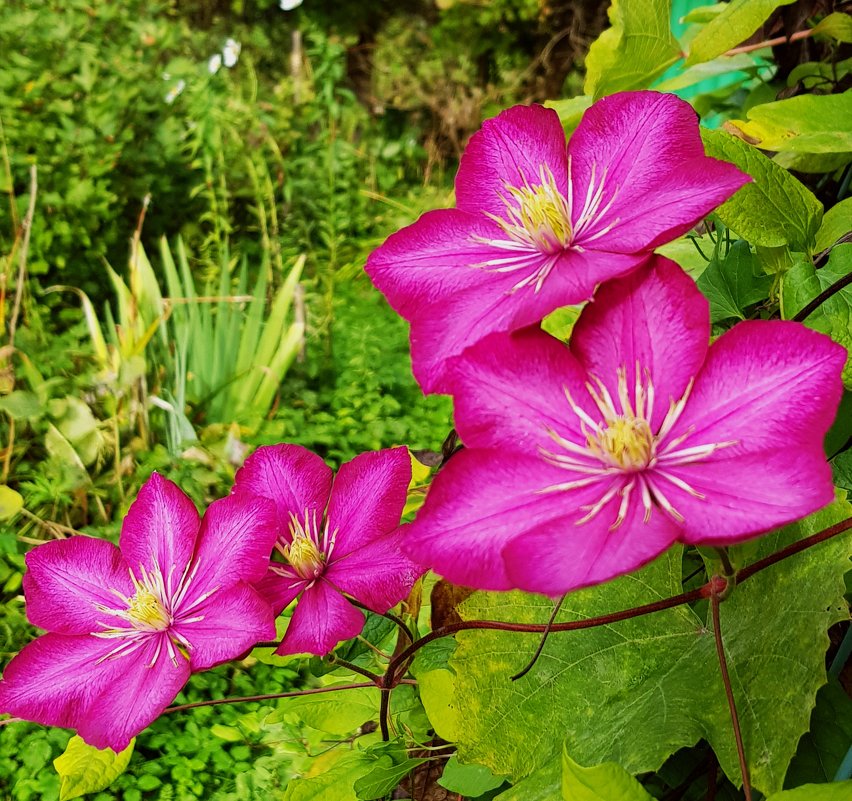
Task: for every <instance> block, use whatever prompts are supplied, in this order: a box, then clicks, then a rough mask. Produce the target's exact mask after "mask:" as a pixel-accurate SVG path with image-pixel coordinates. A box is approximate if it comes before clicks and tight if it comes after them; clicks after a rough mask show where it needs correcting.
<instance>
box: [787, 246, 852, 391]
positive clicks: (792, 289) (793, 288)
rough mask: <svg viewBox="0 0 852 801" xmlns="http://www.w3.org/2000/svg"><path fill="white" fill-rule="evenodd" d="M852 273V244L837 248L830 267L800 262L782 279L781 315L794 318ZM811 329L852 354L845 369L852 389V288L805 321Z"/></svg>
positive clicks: (814, 312)
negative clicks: (826, 335) (823, 292)
mask: <svg viewBox="0 0 852 801" xmlns="http://www.w3.org/2000/svg"><path fill="white" fill-rule="evenodd" d="M850 272H852V243H850V244H844V245H837V246H836V247H835V248H834V249H833V250H832V251H831V256H830V258H829V261H828V264H826V265H825V267H822V268H821V269H819V270H817V269H816V268H815V267H814V266H813V264H810V263H809V262H797V263H796V264H795V265H793V267H792V269H790V270H789V271H788V272H787V273H785V274H784V275H783V276H782V279H781V281H782V283H781V315H782V317H784V319H785V320H790V319H792V318H793V317H794V316H795V315H796V314H797V313H798V312H799V311H800V310H801V309H803V308H804V307H805V306H806V305H807V304H808V303H809V302H810V301H811V300H812V299H813V298H815V297H816V296H817V295H819V293H820V292H822V291H823V290H824V289H827V288H828V287H829V286H831V285H832V284H833V283H835V282H836V281H838V280H839V279H841V278H843V276H845V275H849V273H850ZM804 323H805V325H806V326H808V328H813V329H814V330H815V331H821V332H822V333H823V334H828V335H829V336H830V337H831V338H832V339H833V340H834V341H835V342H839V343H840V344H841V345H843V346H844V347H845V348H846V349H847V350H848V351H849V354H850V355H849V358H848V359H847V360H846V366H845V367H844V368H843V383H844V384H845V385H846V386H847V387H848V388H850V389H852V286H847V287H844V288H843V289H841V290H840V291H839V292H837V293H835V294H834V295H832V296H831V297H830V298H828V300H826V301H824V302H823V303H822V304H821V305H820V306H819V307H817V308H816V309H815V310H814V311H813V312H812V313H811V314H809V315H808V317H807V318H806V319H805V321H804Z"/></svg>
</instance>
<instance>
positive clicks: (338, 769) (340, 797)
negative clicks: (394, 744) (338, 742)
mask: <svg viewBox="0 0 852 801" xmlns="http://www.w3.org/2000/svg"><path fill="white" fill-rule="evenodd" d="M375 764H376V761H375V760H374V759H371V758H370V757H369V756H368V755H366V754H364V753H363V752H362V751H357V750H356V751H346V752H342V753H341V752H331V753H329V754H328V755H326V759H325V760H323V759H322V758H320V759H316V760H314V761H313V763H312V764H311V768H310V771H309V775H306V776H302V777H299V778H296V779H292V780H291V781H290V782H289V784H288V785H287V789H286V790H285V791H284V795H283V796H282V797H281V801H358V796H357V795H356V793H355V782H357V781H358V780H359V779H361V778H362V777H363V776H366V775H367V774H368V773H369V772H370V771H371V770H372V769H373V767H374V766H375Z"/></svg>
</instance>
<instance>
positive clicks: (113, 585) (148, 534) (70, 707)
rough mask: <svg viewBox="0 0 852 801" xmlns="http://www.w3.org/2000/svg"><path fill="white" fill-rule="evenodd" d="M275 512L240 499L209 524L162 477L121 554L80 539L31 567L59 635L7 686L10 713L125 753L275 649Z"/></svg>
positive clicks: (35, 559)
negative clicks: (255, 648)
mask: <svg viewBox="0 0 852 801" xmlns="http://www.w3.org/2000/svg"><path fill="white" fill-rule="evenodd" d="M273 514H274V510H273V508H272V505H271V504H269V503H268V502H267V501H264V500H260V499H256V498H246V497H239V496H231V497H229V498H224V499H222V500H219V501H216V502H215V503H213V504H212V505H211V506H210V507H209V508H208V509H207V512H206V513H205V515H204V518H203V520H199V517H198V512H197V511H196V510H195V506H194V505H193V504H192V501H190V500H189V498H187V497H186V495H184V494H183V493H182V492H181V491H180V489H178V487H177V486H175V485H174V484H173V483H172V482H171V481H168V480H166V479H164V478H162V477H161V476H159V475H157V474H156V473H154V474H153V475H152V476H151V478H150V479H149V480H148V481H147V482H146V483H145V485H144V486H143V487H142V489H140V490H139V496H138V497H137V498H136V500H135V501H134V503H133V505H132V506H131V507H130V510H129V511H128V513H127V517H126V518H125V519H124V524H123V526H122V529H121V539H120V548H116V546H115V545H113V544H112V543H110V542H106V541H104V540H98V539H94V538H91V537H83V536H75V537H71V538H70V539H67V540H61V541H57V542H48V543H45V544H44V545H40V546H38V547H37V548H34V549H33V550H32V551H30V552H29V553H28V554H27V568H28V569H27V573H26V575H25V576H24V594H25V596H26V601H27V617H28V618H29V620H30V622H31V623H32V624H33V625H35V626H38V627H39V628H43V629H46V630H47V632H48V633H47V634H44V635H43V636H41V637H39V638H37V639H36V640H34V641H33V642H31V643H30V644H29V645H27V646H26V647H25V648H24V649H23V650H22V651H21V652H20V653H19V654H18V655H17V656H16V657H15V658H14V659H13V660H12V661H11V662H10V663H9V665H8V667H7V668H6V672H5V674H4V675H3V680H2V681H0V711H2V712H7V713H9V714H11V715H17V716H18V717H21V718H24V719H25V720H32V721H36V722H38V723H43V724H46V725H49V726H66V727H69V728H75V729H77V731H78V733H79V734H80V736H81V737H82V738H83V739H84V740H85V741H86V742H87V743H89V744H90V745H93V746H95V747H97V748H107V747H109V748H112V749H113V750H115V751H121V750H122V749H124V748H126V747H127V745H128V743H129V742H130V740H131V738H132V737H134V736H136V735H137V734H138V733H139V732H140V731H142V729H144V728H145V727H146V726H147V725H148V724H150V723H151V722H152V721H153V720H155V719H156V718H157V716H158V715H159V714H160V713H161V712H162V711H163V710H164V709H165V708H166V706H167V705H168V704H169V703H170V702H171V701H172V700H173V699H174V697H175V696H176V695H177V694H178V693H179V692H180V689H181V688H182V687H183V685H184V684H185V683H186V680H187V679H188V678H189V675H190V673H193V672H195V671H199V670H206V669H207V668H210V667H212V666H213V665H217V664H219V663H220V662H225V661H227V660H229V659H234V658H235V657H237V656H239V655H240V654H242V653H243V652H244V651H246V650H248V649H249V648H251V647H252V645H254V644H255V643H256V642H258V640H261V639H269V638H272V637H274V636H275V624H274V620H273V616H272V610H271V609H270V607H269V604H267V603H266V601H264V600H263V598H261V596H260V595H259V594H258V593H257V592H256V591H255V590H254V589H253V588H252V587H251V586H250V585H249V584H248V583H247V582H250V581H256V580H258V579H260V578H261V577H262V576H263V575H264V573H265V572H266V569H267V566H268V564H269V553H270V551H271V550H272V545H273V542H274V540H275V532H274V523H273Z"/></svg>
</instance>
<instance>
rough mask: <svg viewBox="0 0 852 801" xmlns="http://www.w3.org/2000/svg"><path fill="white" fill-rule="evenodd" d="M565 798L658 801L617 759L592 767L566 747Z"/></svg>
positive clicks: (580, 800)
mask: <svg viewBox="0 0 852 801" xmlns="http://www.w3.org/2000/svg"><path fill="white" fill-rule="evenodd" d="M562 797H563V798H564V799H565V801H613V800H614V799H618V801H654V799H653V798H652V797H651V796H650V795H648V793H647V792H646V790H645V788H644V787H642V785H641V784H639V782H637V781H636V779H634V778H633V777H632V776H631V775H630V774H629V773H628V772H627V771H626V770H624V768H622V767H621V766H620V765H616V764H615V762H606V763H604V764H602V765H595V766H594V767H591V768H584V767H583V766H582V765H579V764H578V763H576V762H575V761H574V760H573V759H571V757H570V756H568V750H567V749H564V748H563V750H562Z"/></svg>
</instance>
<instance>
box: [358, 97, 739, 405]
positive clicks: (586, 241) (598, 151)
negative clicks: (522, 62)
mask: <svg viewBox="0 0 852 801" xmlns="http://www.w3.org/2000/svg"><path fill="white" fill-rule="evenodd" d="M749 180H751V179H750V178H749V177H748V176H747V175H745V174H744V173H742V172H740V171H739V170H738V169H737V168H736V167H734V166H733V165H731V164H727V163H725V162H721V161H716V160H715V159H712V158H708V157H707V156H705V155H704V148H703V146H702V143H701V137H700V135H699V132H698V120H697V118H696V115H695V112H694V111H693V110H692V108H691V107H690V106H689V105H688V104H687V103H685V102H683V101H682V100H679V99H678V98H677V97H675V96H674V95H665V94H659V93H657V92H624V93H621V94H616V95H612V96H610V97H606V98H603V99H602V100H599V101H598V102H597V103H595V104H594V105H593V106H592V107H591V108H590V109H589V110H588V111H587V112H586V114H585V116H584V117H583V120H582V122H581V123H580V125H579V127H578V128H577V130H576V132H575V133H574V135H573V136H572V137H571V141H570V142H569V143H568V147H567V150H566V147H565V135H564V132H563V130H562V126H561V125H560V122H559V117H558V116H557V115H556V112H555V111H552V110H549V109H545V108H542V107H541V106H515V107H514V108H510V109H508V110H507V111H504V112H502V113H501V114H500V115H499V116H497V117H495V118H494V119H491V120H486V121H485V123H483V125H482V128H481V130H480V131H479V132H478V133H476V134H474V136H473V138H472V139H471V140H470V144H469V145H468V147H467V150H466V151H465V153H464V155H463V156H462V160H461V164H460V166H459V171H458V175H457V176H456V208H455V209H445V210H440V211H431V212H428V213H427V214H424V215H423V216H422V217H421V218H420V219H419V220H418V221H417V222H415V223H414V224H413V225H410V226H408V227H407V228H404V229H402V230H401V231H399V232H398V233H396V234H394V235H393V236H391V237H390V238H389V239H388V240H387V241H386V242H385V244H384V245H382V246H381V247H380V248H379V249H378V250H376V251H375V252H374V253H373V254H372V255H371V256H370V258H369V260H368V261H367V266H366V270H367V272H368V273H369V275H370V277H371V278H372V280H373V283H374V284H375V285H376V286H377V287H378V288H379V289H380V290H381V291H382V292H383V293H384V294H385V295H386V296H387V299H388V301H389V302H390V304H391V306H393V308H394V309H396V311H397V312H398V313H399V314H400V315H402V316H403V317H404V318H405V319H406V320H409V321H410V322H411V354H412V363H413V370H414V375H415V377H416V378H417V380H418V381H419V382H420V385H421V386H422V387H423V389H424V391H426V392H436V391H440V392H444V391H449V390H450V389H451V387H449V385H448V384H447V375H446V372H447V367H448V365H447V362H448V360H450V359H452V358H453V357H455V356H458V355H459V354H460V353H462V352H463V351H464V350H465V348H467V347H469V346H471V345H473V344H474V343H476V342H478V341H479V340H480V339H482V338H483V337H485V336H487V335H488V334H491V333H493V332H496V331H513V330H516V329H518V328H522V327H524V326H527V325H530V324H531V323H536V322H538V321H539V320H541V319H542V318H543V317H545V316H546V315H547V314H549V313H550V312H552V311H553V310H554V309H556V308H559V307H560V306H566V305H569V304H573V303H579V302H581V301H584V300H588V299H589V298H590V297H591V296H592V293H593V292H594V290H595V287H596V286H597V285H598V284H599V283H601V282H602V281H605V280H607V279H611V278H615V277H617V276H619V275H623V274H625V273H627V272H628V271H630V270H632V269H633V268H634V267H636V266H637V265H638V264H640V263H641V262H642V261H643V260H644V259H645V258H646V257H647V255H648V253H650V252H651V251H652V250H653V249H654V248H655V247H657V246H658V245H661V244H663V243H665V242H668V241H670V240H672V239H675V238H676V237H678V236H680V235H681V234H683V233H684V232H686V231H688V230H689V229H690V228H691V227H692V226H693V225H694V224H695V223H696V222H697V221H698V220H700V219H701V218H702V217H704V216H705V215H706V214H707V213H708V212H709V211H711V210H712V209H713V208H715V207H716V206H717V205H718V204H719V203H721V202H722V201H724V200H726V199H727V198H728V197H730V196H731V195H732V194H733V193H734V192H736V191H737V189H739V188H740V187H741V186H742V185H743V184H745V183H746V182H747V181H749Z"/></svg>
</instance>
